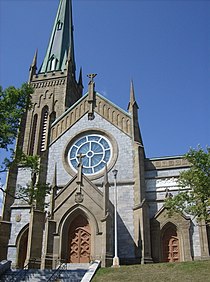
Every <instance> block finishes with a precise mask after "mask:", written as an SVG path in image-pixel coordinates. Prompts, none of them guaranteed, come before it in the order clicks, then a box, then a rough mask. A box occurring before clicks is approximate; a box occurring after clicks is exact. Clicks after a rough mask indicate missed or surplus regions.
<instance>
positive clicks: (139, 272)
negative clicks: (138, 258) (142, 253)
mask: <svg viewBox="0 0 210 282" xmlns="http://www.w3.org/2000/svg"><path fill="white" fill-rule="evenodd" d="M92 281H93V282H103V281H104V282H117V281H120V282H123V281H130V282H135V281H143V282H144V281H145V282H157V281H158V282H165V281H167V282H169V281H176V282H179V281H180V282H198V281H200V282H210V260H208V261H196V262H180V263H156V264H145V265H128V266H125V265H123V266H121V267H120V268H111V267H110V268H101V269H99V270H98V271H97V273H96V275H95V276H94V278H93V280H92Z"/></svg>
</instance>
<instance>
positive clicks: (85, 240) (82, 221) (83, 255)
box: [68, 214, 91, 263]
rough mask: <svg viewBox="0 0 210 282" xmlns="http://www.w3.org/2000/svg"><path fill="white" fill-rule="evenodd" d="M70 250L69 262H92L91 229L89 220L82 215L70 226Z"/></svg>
mask: <svg viewBox="0 0 210 282" xmlns="http://www.w3.org/2000/svg"><path fill="white" fill-rule="evenodd" d="M68 248H69V252H68V261H69V262H71V263H89V262H90V252H91V229H90V225H89V222H88V220H87V219H86V218H85V217H84V216H83V215H81V214H80V215H78V216H77V217H76V218H75V219H74V220H73V221H72V222H71V224H70V227H69V231H68Z"/></svg>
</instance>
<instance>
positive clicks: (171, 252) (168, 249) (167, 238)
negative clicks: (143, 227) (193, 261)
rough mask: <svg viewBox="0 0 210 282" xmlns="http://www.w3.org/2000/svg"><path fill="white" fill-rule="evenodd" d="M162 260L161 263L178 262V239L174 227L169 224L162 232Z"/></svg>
mask: <svg viewBox="0 0 210 282" xmlns="http://www.w3.org/2000/svg"><path fill="white" fill-rule="evenodd" d="M162 238H163V239H162V246H163V248H162V250H163V254H162V258H163V260H162V261H163V262H179V261H180V247H179V245H180V244H179V238H178V236H177V231H176V227H175V226H174V225H172V224H170V225H169V226H168V227H167V228H166V229H165V231H164V233H163V237H162Z"/></svg>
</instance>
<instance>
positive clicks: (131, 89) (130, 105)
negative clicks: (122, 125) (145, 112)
mask: <svg viewBox="0 0 210 282" xmlns="http://www.w3.org/2000/svg"><path fill="white" fill-rule="evenodd" d="M134 105H135V106H136V108H137V109H138V108H139V107H138V105H137V102H136V98H135V94H134V85H133V80H131V86H130V101H129V104H128V110H129V112H131V107H133V106H134Z"/></svg>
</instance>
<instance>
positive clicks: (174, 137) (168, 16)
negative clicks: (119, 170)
mask: <svg viewBox="0 0 210 282" xmlns="http://www.w3.org/2000/svg"><path fill="white" fill-rule="evenodd" d="M58 3H59V1H58V0H0V41H1V44H0V85H2V86H3V88H5V87H7V86H9V85H14V86H17V87H18V86H20V85H21V84H22V83H23V82H25V81H27V79H28V70H29V66H30V64H31V61H32V58H33V56H34V52H35V50H36V48H38V65H39V66H40V64H41V62H42V60H43V58H44V55H45V51H46V48H47V44H48V40H49V37H50V33H51V29H52V25H53V21H54V18H55V14H56V11H57V7H58ZM209 14H210V2H209V1H202V0H200V1H199V0H198V1H196V0H194V1H190V0H188V1H187V0H186V1H175V0H171V1H170V0H169V1H158V0H157V1H141V0H97V1H96V0H73V21H74V40H75V56H76V63H77V73H78V72H79V68H80V67H82V68H83V75H84V93H85V92H86V91H87V78H86V74H88V73H97V74H98V76H97V77H96V79H95V81H96V90H97V91H98V92H100V93H101V94H102V95H105V96H106V98H108V99H110V100H111V101H112V102H114V103H115V104H117V105H118V106H120V107H121V108H123V109H125V110H126V109H127V105H128V99H129V88H130V80H131V79H133V81H134V87H135V95H136V100H137V102H138V105H139V108H140V109H139V122H140V127H141V131H142V136H143V141H144V146H145V151H146V155H147V156H148V157H161V156H171V155H182V154H184V153H185V152H187V151H188V150H189V148H190V147H196V146H197V145H198V144H201V146H203V147H205V146H206V145H209V143H210V142H209V140H210V123H209V120H210V110H209V105H210V80H209V74H210V33H209V31H210V17H209ZM3 156H4V153H3V152H0V157H1V158H2V157H3Z"/></svg>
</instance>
